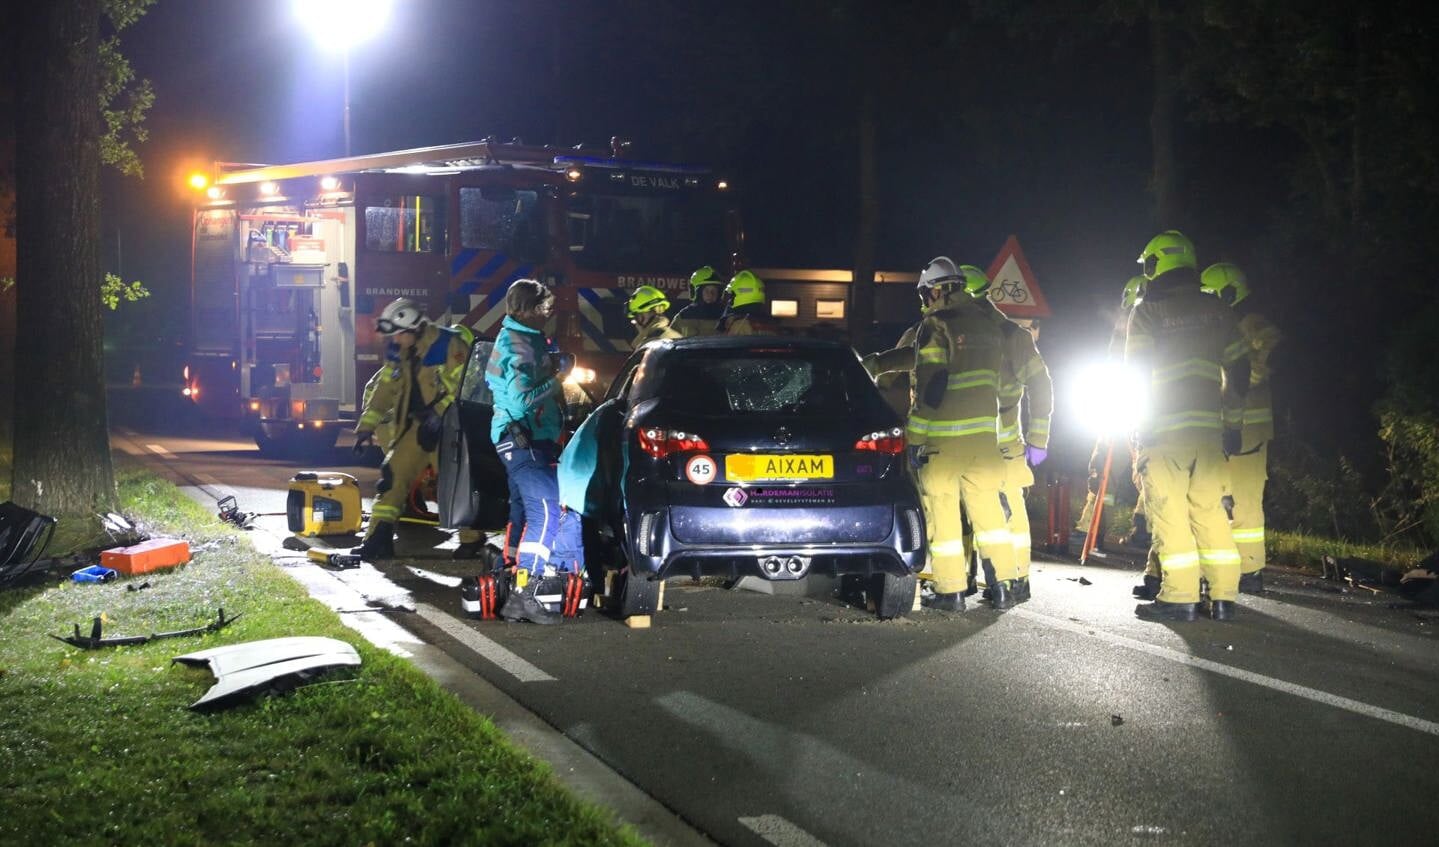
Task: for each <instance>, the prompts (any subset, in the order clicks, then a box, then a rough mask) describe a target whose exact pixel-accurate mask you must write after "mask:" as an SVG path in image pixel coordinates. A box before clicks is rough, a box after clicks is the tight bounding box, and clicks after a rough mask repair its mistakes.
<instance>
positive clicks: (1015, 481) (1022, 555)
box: [1000, 453, 1034, 579]
mask: <svg viewBox="0 0 1439 847" xmlns="http://www.w3.org/2000/svg"><path fill="white" fill-rule="evenodd" d="M1032 485H1034V469H1033V468H1031V467H1030V466H1029V462H1028V461H1027V460H1026V459H1025V458H1024V454H1023V453H1020V454H1019V456H1017V457H1015V458H1012V459H1005V460H1004V487H1003V488H1001V489H1000V494H1002V495H1004V503H1005V505H1006V506H1008V507H1009V540H1010V544H1011V546H1013V547H1014V569H1015V573H1016V574H1017V575H1018V578H1019V579H1028V578H1029V561H1030V555H1031V552H1032V549H1031V548H1032V547H1033V544H1034V541H1033V539H1032V537H1031V536H1030V534H1029V532H1030V530H1029V511H1028V510H1027V509H1025V508H1024V492H1025V491H1026V490H1027V489H1028V488H1030V487H1031V486H1032Z"/></svg>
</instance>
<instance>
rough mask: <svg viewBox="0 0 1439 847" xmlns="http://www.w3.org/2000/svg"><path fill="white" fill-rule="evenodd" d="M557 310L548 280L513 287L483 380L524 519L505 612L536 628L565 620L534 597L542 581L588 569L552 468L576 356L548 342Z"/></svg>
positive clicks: (493, 434)
mask: <svg viewBox="0 0 1439 847" xmlns="http://www.w3.org/2000/svg"><path fill="white" fill-rule="evenodd" d="M554 307H555V296H554V294H553V293H551V292H550V290H549V289H548V288H547V287H546V286H545V285H544V284H543V283H540V282H537V281H535V280H533V279H521V280H517V281H516V282H515V283H514V284H513V285H511V286H510V289H509V290H508V291H507V292H505V313H506V314H505V319H504V322H503V323H502V324H501V325H500V332H499V335H498V336H497V337H496V338H495V346H494V348H493V349H492V350H491V352H490V360H489V362H488V363H487V365H486V367H485V382H486V384H487V385H488V386H489V388H490V391H491V393H492V394H493V395H494V410H495V411H494V417H493V419H492V421H491V424H490V438H491V440H493V441H494V444H495V452H496V453H498V454H499V457H500V461H501V462H503V463H504V465H505V471H506V472H507V473H508V474H509V475H510V479H511V480H512V482H513V488H514V490H517V491H518V492H519V494H520V497H521V499H522V500H523V502H524V514H525V526H524V532H523V535H522V536H521V538H520V544H519V548H518V556H517V561H516V571H515V583H514V587H513V588H512V589H511V590H510V592H509V595H508V597H507V598H506V600H505V604H504V606H503V607H502V608H501V609H500V615H501V617H503V618H505V619H506V620H512V621H521V620H523V621H530V622H532V623H537V624H555V623H559V622H560V620H561V617H560V615H559V614H557V613H553V612H550V611H548V610H547V609H545V607H544V606H543V605H542V604H541V603H540V601H539V600H538V599H537V598H536V596H535V594H536V589H537V588H538V587H539V585H540V582H541V580H542V579H543V578H544V577H545V576H547V575H549V574H551V573H552V572H555V571H558V572H560V573H570V574H582V573H583V572H584V552H583V550H582V548H581V542H580V523H579V515H578V514H577V513H575V512H569V511H567V510H565V509H563V508H562V507H561V506H560V501H559V482H558V479H557V477H556V471H555V464H556V462H557V461H558V459H559V454H560V449H559V439H560V434H561V429H562V426H563V409H562V407H561V397H562V389H561V382H562V381H563V380H564V378H565V376H566V375H567V374H568V373H569V372H570V369H571V368H573V367H574V358H573V357H572V356H570V355H569V354H567V353H551V352H550V350H549V348H548V346H547V342H546V341H545V335H544V325H545V322H546V321H548V320H549V318H550V316H551V315H552V314H553V313H554Z"/></svg>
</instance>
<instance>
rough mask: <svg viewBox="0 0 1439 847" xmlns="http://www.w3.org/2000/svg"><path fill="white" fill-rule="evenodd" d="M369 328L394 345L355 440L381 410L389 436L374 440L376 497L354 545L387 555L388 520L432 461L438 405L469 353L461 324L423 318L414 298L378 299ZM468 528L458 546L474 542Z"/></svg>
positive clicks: (449, 394) (445, 403) (446, 401)
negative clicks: (377, 450)
mask: <svg viewBox="0 0 1439 847" xmlns="http://www.w3.org/2000/svg"><path fill="white" fill-rule="evenodd" d="M375 329H376V331H378V332H379V333H380V334H381V335H384V336H385V337H386V338H388V339H389V340H390V342H391V343H392V344H393V345H394V347H395V348H396V355H395V357H394V358H393V359H392V360H391V361H387V362H386V363H385V366H384V369H383V370H382V375H381V377H380V379H379V381H378V382H377V383H376V384H375V387H374V390H373V391H372V392H370V395H369V398H368V400H367V402H366V403H365V408H364V409H363V410H362V411H361V413H360V420H359V422H358V423H357V424H356V426H355V446H356V447H357V448H362V447H363V446H364V445H365V444H367V443H369V442H370V441H372V440H373V439H374V434H375V429H376V427H378V426H379V425H380V423H381V421H382V420H383V419H384V418H385V417H386V415H387V413H388V414H389V416H390V417H391V419H392V420H393V422H394V424H393V425H394V433H395V434H394V435H393V436H392V439H391V441H390V443H388V444H384V445H381V446H382V447H383V449H384V450H385V461H384V463H383V464H382V465H381V466H380V482H379V485H378V486H377V492H378V495H379V496H378V497H376V498H375V502H374V505H372V506H371V507H370V526H369V530H368V531H367V532H366V533H365V540H364V543H363V544H361V545H360V546H359V547H357V548H355V550H354V552H355V553H358V554H359V555H361V556H363V557H365V558H367V559H388V558H394V555H395V522H396V521H397V520H398V519H399V517H400V511H401V510H402V509H403V508H404V505H405V498H406V497H407V496H408V494H409V490H410V484H411V482H413V481H414V479H415V478H416V477H418V476H419V475H420V474H421V473H422V472H423V471H424V470H425V467H426V466H428V465H430V464H433V463H434V462H435V448H436V447H438V446H439V443H440V433H441V430H442V429H443V419H444V415H445V410H446V409H447V408H449V406H450V403H452V402H454V399H455V397H457V396H458V395H459V389H460V378H461V377H462V376H463V375H464V370H465V362H466V360H467V359H468V358H469V355H470V344H469V340H467V339H466V337H465V336H466V334H467V333H468V330H464V329H462V328H450V327H442V326H439V325H438V324H433V323H430V322H429V321H427V320H426V319H425V316H424V313H423V312H421V311H420V307H419V305H418V304H416V303H414V302H413V301H411V300H406V299H403V298H401V299H399V300H395V301H393V302H391V303H390V304H389V305H387V306H385V308H384V310H383V311H382V312H381V313H380V317H379V319H378V320H376V321H375ZM481 541H482V539H481V538H480V534H479V533H478V532H477V531H475V530H461V531H460V545H461V550H466V549H468V548H474V547H477V546H478V545H479V544H480V543H481Z"/></svg>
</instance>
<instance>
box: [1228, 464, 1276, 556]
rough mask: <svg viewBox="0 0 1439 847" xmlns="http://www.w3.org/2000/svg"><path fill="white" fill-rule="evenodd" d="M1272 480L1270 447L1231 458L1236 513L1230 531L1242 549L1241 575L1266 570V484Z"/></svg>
mask: <svg viewBox="0 0 1439 847" xmlns="http://www.w3.org/2000/svg"><path fill="white" fill-rule="evenodd" d="M1268 479H1269V444H1268V443H1267V442H1266V443H1264V444H1261V445H1259V447H1258V449H1256V450H1254V451H1252V452H1249V453H1241V454H1239V455H1237V456H1230V457H1229V491H1230V494H1231V496H1233V497H1234V513H1233V515H1232V517H1231V518H1230V521H1229V529H1230V531H1231V532H1232V534H1233V535H1234V546H1235V547H1236V548H1238V549H1239V571H1240V573H1258V572H1259V571H1261V570H1263V569H1264V559H1265V555H1264V483H1265V481H1266V480H1268Z"/></svg>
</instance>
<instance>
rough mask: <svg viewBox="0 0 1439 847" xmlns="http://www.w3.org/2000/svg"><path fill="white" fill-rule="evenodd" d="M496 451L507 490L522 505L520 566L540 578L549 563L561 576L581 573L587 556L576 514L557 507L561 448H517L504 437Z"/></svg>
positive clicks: (544, 443)
mask: <svg viewBox="0 0 1439 847" xmlns="http://www.w3.org/2000/svg"><path fill="white" fill-rule="evenodd" d="M495 452H496V453H497V454H499V457H500V461H501V462H504V465H505V473H506V474H508V475H509V482H510V486H511V490H517V491H518V492H519V497H520V500H521V501H522V502H523V503H524V514H525V530H524V534H523V535H522V536H520V547H519V557H518V559H519V560H518V564H519V567H520V568H522V569H523V570H526V571H529V572H531V573H536V574H543V573H544V572H545V571H546V570H548V568H547V567H546V566H547V565H551V564H553V565H554V568H555V569H557V570H560V571H563V572H569V573H580V572H582V571H583V570H584V563H585V554H584V547H583V544H582V542H581V536H580V516H579V514H578V513H576V512H569V511H566V510H564V509H562V508H560V484H559V480H558V479H557V478H556V476H555V463H556V462H557V461H558V460H559V455H560V448H559V445H557V444H556V443H555V442H553V441H536V442H534V443H532V444H531V445H530V446H529V447H528V448H526V449H523V450H520V449H516V448H515V445H514V443H513V442H512V441H510V440H509V439H505V440H503V441H501V442H499V443H498V444H496V445H495ZM511 508H512V512H511V513H512V514H513V507H511Z"/></svg>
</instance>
